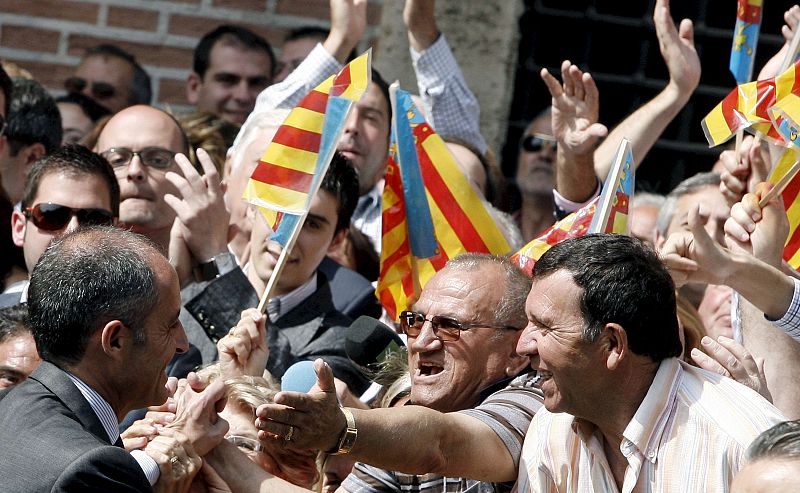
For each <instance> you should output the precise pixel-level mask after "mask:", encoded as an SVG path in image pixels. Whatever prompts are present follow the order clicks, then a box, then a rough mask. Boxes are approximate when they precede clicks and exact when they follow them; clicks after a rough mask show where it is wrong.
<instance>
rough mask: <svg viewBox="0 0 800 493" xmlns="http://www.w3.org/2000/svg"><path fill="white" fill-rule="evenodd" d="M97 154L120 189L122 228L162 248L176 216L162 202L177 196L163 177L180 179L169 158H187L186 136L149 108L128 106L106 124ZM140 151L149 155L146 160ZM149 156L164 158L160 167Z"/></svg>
mask: <svg viewBox="0 0 800 493" xmlns="http://www.w3.org/2000/svg"><path fill="white" fill-rule="evenodd" d="M95 151H96V152H99V153H100V154H102V155H103V156H105V157H106V159H108V160H109V162H110V163H111V165H112V166H113V167H114V173H115V175H116V177H117V181H118V182H119V188H120V200H121V202H120V208H119V221H120V223H122V225H123V226H125V227H128V228H131V229H132V230H133V231H135V232H137V233H141V234H143V235H145V236H148V237H149V238H150V239H152V240H153V241H155V242H156V243H157V244H159V245H162V246H164V247H166V245H167V243H168V241H169V229H170V228H171V226H172V223H173V221H174V220H175V212H174V211H173V210H172V208H171V207H169V206H168V205H167V203H166V202H165V201H164V196H165V195H166V194H168V193H169V194H173V195H176V196H179V193H178V191H177V189H176V188H175V187H174V186H173V185H172V184H171V183H170V182H169V181H168V180H167V179H166V177H165V175H166V173H167V172H168V171H173V172H175V173H180V168H178V167H177V165H175V161H174V159H173V155H174V154H175V153H177V152H181V153H184V154H185V153H186V152H188V143H187V140H186V136H185V134H184V133H183V131H182V130H181V127H180V125H179V124H178V122H177V121H175V119H174V118H173V117H172V116H170V115H169V114H167V113H166V112H164V111H162V110H160V109H157V108H153V107H152V106H144V105H137V106H131V107H130V108H126V109H124V110H122V111H120V112H119V113H117V114H116V115H114V116H113V117H112V118H111V120H109V121H108V123H107V124H106V126H105V127H104V128H103V131H102V132H101V133H100V136H99V137H98V139H97V145H96V146H95ZM143 151H147V153H146V154H145V159H144V160H143V159H142V154H141V153H142V152H143ZM132 153H136V154H132ZM153 153H156V154H159V155H161V156H162V157H163V159H161V161H162V162H161V164H159V163H158V162H157V160H153V159H149V158H148V156H152V155H153ZM163 161H166V163H167V164H166V166H164V165H163Z"/></svg>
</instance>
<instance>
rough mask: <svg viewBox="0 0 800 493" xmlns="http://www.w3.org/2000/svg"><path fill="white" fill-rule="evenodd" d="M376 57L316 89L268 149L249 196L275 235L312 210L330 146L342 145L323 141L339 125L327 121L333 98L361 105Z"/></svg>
mask: <svg viewBox="0 0 800 493" xmlns="http://www.w3.org/2000/svg"><path fill="white" fill-rule="evenodd" d="M370 59H371V52H370V51H367V52H366V53H364V54H363V55H361V56H359V57H358V58H356V59H354V60H353V61H352V62H350V63H349V64H347V65H346V66H345V67H344V68H343V69H342V70H341V71H340V72H339V73H338V74H335V75H332V76H331V77H329V78H328V79H326V80H325V81H323V82H322V83H321V84H319V85H318V86H317V87H315V88H314V89H312V90H311V92H309V93H308V94H307V95H306V96H305V97H304V98H303V99H302V100H301V101H300V103H299V104H298V105H297V106H296V107H295V108H294V109H293V110H292V111H291V112H290V113H289V115H288V116H287V117H286V119H285V120H284V122H283V124H282V125H281V126H280V127H279V128H278V131H277V132H276V133H275V136H274V137H273V139H272V142H270V144H269V146H267V149H266V151H265V152H264V155H263V156H262V157H261V160H260V161H259V162H258V165H257V166H256V169H255V170H254V171H253V174H252V176H251V177H250V180H249V181H248V183H247V186H246V187H245V190H244V194H243V198H244V199H245V200H246V201H248V202H250V203H251V204H253V205H255V206H257V207H258V209H259V210H260V211H261V213H262V214H263V215H264V217H265V218H266V219H267V222H268V223H269V225H270V227H271V228H272V229H273V231H274V230H275V229H276V226H277V224H278V222H279V220H280V218H281V216H282V215H283V214H295V215H301V214H303V211H304V210H305V209H306V208H307V207H308V204H309V202H310V197H309V192H310V191H311V190H312V184H313V183H314V177H315V176H317V175H319V174H320V173H319V172H320V171H321V166H322V165H326V164H327V163H324V162H321V161H324V160H325V159H327V160H328V161H329V159H330V156H329V154H330V155H332V153H331V152H329V151H332V149H325V148H324V147H326V146H327V147H331V146H334V147H335V145H336V143H337V142H338V136H333V135H331V136H329V137H328V139H327V140H326V141H323V129H327V128H330V127H334V126H335V125H331V124H332V123H337V122H330V121H326V109H327V108H328V102H329V99H331V98H329V96H336V97H340V98H345V99H347V100H351V101H358V100H359V99H360V98H361V96H362V95H363V94H364V92H366V89H367V86H368V85H369V82H370V62H371V60H370ZM344 117H346V115H344ZM328 118H329V119H330V118H331V117H330V116H329V117H328ZM321 146H322V147H323V148H321ZM320 178H321V177H320Z"/></svg>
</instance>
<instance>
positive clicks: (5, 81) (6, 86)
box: [0, 64, 13, 117]
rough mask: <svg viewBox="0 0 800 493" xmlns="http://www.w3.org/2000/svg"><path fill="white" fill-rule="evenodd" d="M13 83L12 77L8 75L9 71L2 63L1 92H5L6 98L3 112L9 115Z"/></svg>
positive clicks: (0, 67)
mask: <svg viewBox="0 0 800 493" xmlns="http://www.w3.org/2000/svg"><path fill="white" fill-rule="evenodd" d="M12 88H13V85H12V83H11V77H9V76H8V73H7V72H6V71H5V69H4V68H3V65H2V64H0V92H2V93H3V96H4V97H5V99H6V104H5V107H4V108H3V110H4V111H3V113H4V114H5V115H6V117H8V113H9V112H10V111H11V92H12V90H13V89H12Z"/></svg>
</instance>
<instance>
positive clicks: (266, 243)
mask: <svg viewBox="0 0 800 493" xmlns="http://www.w3.org/2000/svg"><path fill="white" fill-rule="evenodd" d="M338 209H339V201H338V200H337V199H336V197H335V196H334V195H332V194H330V193H328V192H326V191H325V190H322V189H320V190H319V191H318V192H317V194H316V195H315V196H314V199H313V200H312V201H311V208H310V209H309V212H308V217H306V221H305V223H303V228H302V230H301V231H300V234H299V236H298V237H297V242H296V243H295V245H294V248H293V249H292V252H291V254H290V255H289V261H288V262H286V265H285V267H284V268H283V271H282V272H281V276H280V278H279V280H278V282H277V284H276V287H275V294H276V295H280V294H286V293H288V292H290V291H292V290H294V289H296V288H298V287H300V286H302V285H303V283H305V282H306V281H308V279H309V278H310V277H311V275H312V274H313V273H314V271H315V270H316V269H317V267H318V266H319V264H320V262H322V259H323V258H324V257H325V255H326V254H327V252H328V250H329V249H330V248H332V247H335V246H337V245H338V243H339V242H341V240H342V239H343V238H344V233H345V232H346V230H342V231H341V232H340V234H338V235H337V234H336V219H337V211H338ZM256 214H258V213H256ZM269 234H270V230H269V228H268V227H267V224H266V221H264V220H263V218H261V217H255V218H254V220H253V230H252V233H251V235H250V263H251V265H250V270H249V271H248V276H256V277H257V281H258V282H261V283H266V282H267V280H269V278H270V276H271V275H272V269H273V268H274V267H275V264H276V263H277V261H278V256H279V255H280V246H279V245H278V244H277V243H276V242H274V241H270V240H267V237H268V236H269ZM334 237H335V238H334Z"/></svg>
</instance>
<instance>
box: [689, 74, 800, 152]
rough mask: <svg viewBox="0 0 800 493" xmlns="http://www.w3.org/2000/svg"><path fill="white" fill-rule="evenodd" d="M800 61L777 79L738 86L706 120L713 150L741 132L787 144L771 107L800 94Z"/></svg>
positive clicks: (704, 127) (709, 141)
mask: <svg viewBox="0 0 800 493" xmlns="http://www.w3.org/2000/svg"><path fill="white" fill-rule="evenodd" d="M798 67H800V61H798V62H795V63H794V65H792V66H790V67H789V68H788V69H786V70H785V71H784V72H783V73H782V74H779V75H778V76H777V77H774V78H771V79H765V80H759V81H754V82H748V83H746V84H741V85H739V86H737V87H736V88H735V89H734V90H733V91H731V92H730V94H728V95H727V96H725V99H723V100H722V102H721V103H719V104H718V105H717V106H716V107H715V108H714V109H713V110H711V112H709V113H708V115H706V117H705V118H703V121H702V126H703V132H704V133H705V135H706V140H708V144H709V145H710V146H711V147H713V146H716V145H719V144H722V143H724V142H725V141H727V140H728V139H730V138H731V137H732V136H733V135H735V134H736V132H737V131H739V130H740V129H745V130H748V131H750V132H752V133H755V134H757V135H760V136H761V137H762V138H764V139H765V140H767V141H768V142H771V143H775V144H780V145H786V144H785V142H784V141H783V138H782V137H781V135H780V134H779V133H778V131H777V129H776V127H775V125H773V121H772V118H773V117H772V115H771V114H770V111H769V110H770V108H772V107H773V106H774V105H775V104H776V103H777V102H779V101H781V100H782V99H783V98H785V97H787V96H788V95H790V94H795V95H797V94H800V69H798Z"/></svg>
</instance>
